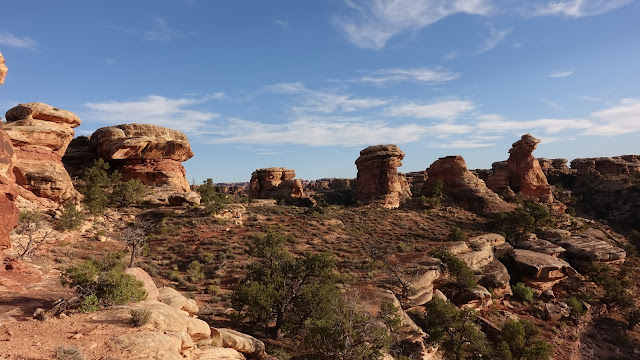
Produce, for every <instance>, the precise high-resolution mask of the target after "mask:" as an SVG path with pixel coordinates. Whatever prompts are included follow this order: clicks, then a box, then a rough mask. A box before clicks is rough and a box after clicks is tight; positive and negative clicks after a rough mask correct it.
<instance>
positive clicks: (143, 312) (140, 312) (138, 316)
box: [129, 307, 151, 327]
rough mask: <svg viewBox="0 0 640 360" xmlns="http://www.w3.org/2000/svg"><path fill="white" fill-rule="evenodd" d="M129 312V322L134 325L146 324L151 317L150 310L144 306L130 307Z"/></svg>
mask: <svg viewBox="0 0 640 360" xmlns="http://www.w3.org/2000/svg"><path fill="white" fill-rule="evenodd" d="M129 314H130V315H131V324H133V326H135V327H141V326H144V325H146V324H147V323H148V322H149V319H150V318H151V310H149V308H145V307H142V308H136V309H131V311H130V312H129Z"/></svg>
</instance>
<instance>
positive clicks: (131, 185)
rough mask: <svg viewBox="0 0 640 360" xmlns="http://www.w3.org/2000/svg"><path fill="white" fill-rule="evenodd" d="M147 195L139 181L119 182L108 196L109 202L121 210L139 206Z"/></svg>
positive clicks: (145, 189)
mask: <svg viewBox="0 0 640 360" xmlns="http://www.w3.org/2000/svg"><path fill="white" fill-rule="evenodd" d="M146 193H147V186H146V185H144V184H143V183H142V182H141V181H140V180H139V179H131V180H129V181H124V182H119V183H117V185H115V186H114V187H113V190H112V191H111V194H109V202H110V203H111V204H113V205H114V206H116V207H119V208H122V207H127V206H131V205H137V204H139V203H140V202H141V201H142V199H143V198H144V196H145V194H146Z"/></svg>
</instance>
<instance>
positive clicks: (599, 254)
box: [549, 229, 627, 268]
mask: <svg viewBox="0 0 640 360" xmlns="http://www.w3.org/2000/svg"><path fill="white" fill-rule="evenodd" d="M549 241H551V242H553V243H554V244H557V245H559V246H562V247H563V248H565V249H566V250H567V252H566V254H565V256H566V258H567V260H568V261H569V262H570V263H571V265H573V266H575V267H578V268H580V267H583V266H587V265H589V264H590V263H592V262H601V263H614V264H621V263H623V262H624V260H625V258H626V256H627V253H626V252H625V251H624V250H623V249H621V248H619V247H617V246H615V245H613V244H611V242H610V240H609V239H608V238H607V235H606V234H604V233H603V232H602V231H600V230H597V229H588V230H585V231H582V232H579V233H575V234H572V235H571V236H568V237H567V236H565V237H550V238H549Z"/></svg>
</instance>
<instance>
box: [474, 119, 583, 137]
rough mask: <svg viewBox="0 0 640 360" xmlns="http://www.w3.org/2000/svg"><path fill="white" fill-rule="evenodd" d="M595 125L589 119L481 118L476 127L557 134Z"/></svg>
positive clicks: (486, 129) (492, 130)
mask: <svg viewBox="0 0 640 360" xmlns="http://www.w3.org/2000/svg"><path fill="white" fill-rule="evenodd" d="M593 126H594V122H593V121H591V120H587V119H538V120H531V121H510V120H480V121H479V122H478V123H476V129H477V130H479V131H482V132H496V131H531V130H536V131H542V132H544V133H547V134H555V133H559V132H562V131H565V130H584V129H589V128H591V127H593Z"/></svg>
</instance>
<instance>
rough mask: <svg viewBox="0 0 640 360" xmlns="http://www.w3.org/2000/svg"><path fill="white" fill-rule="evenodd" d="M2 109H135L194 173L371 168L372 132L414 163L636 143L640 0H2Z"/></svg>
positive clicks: (627, 149)
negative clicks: (188, 150) (170, 139)
mask: <svg viewBox="0 0 640 360" xmlns="http://www.w3.org/2000/svg"><path fill="white" fill-rule="evenodd" d="M2 8H3V15H4V16H3V21H2V22H1V23H0V52H2V53H3V54H4V57H5V59H6V61H7V66H8V67H9V73H8V76H7V79H6V83H5V85H3V86H2V87H0V114H4V112H5V111H6V110H8V109H9V108H11V107H13V106H15V105H17V104H18V103H21V102H32V101H41V102H45V103H48V104H50V105H53V106H56V107H59V108H63V109H67V110H70V111H73V112H75V113H77V114H78V115H79V116H80V117H81V119H82V121H83V124H82V125H81V126H80V127H79V128H76V134H77V135H89V134H91V133H92V132H93V131H94V130H95V129H97V128H99V127H102V126H108V125H116V124H122V123H131V122H139V123H152V124H157V125H161V126H166V127H170V128H174V129H178V130H181V131H184V132H185V133H186V134H187V135H188V136H189V139H190V142H191V144H192V147H193V150H194V152H195V154H196V155H195V156H194V158H192V159H191V160H189V161H187V162H185V163H184V165H185V167H186V168H187V178H188V179H189V181H192V180H193V179H195V181H196V182H198V183H200V182H202V181H203V180H204V179H206V178H209V177H210V178H212V179H214V181H216V182H232V181H248V180H249V179H250V176H251V172H252V171H253V170H254V169H256V168H261V167H269V166H284V167H287V168H293V169H295V170H296V173H297V177H299V178H303V179H317V178H322V177H355V175H356V167H355V164H354V161H355V160H356V158H357V157H358V153H359V151H360V150H361V149H362V148H364V147H366V146H369V145H374V144H386V143H394V144H397V145H399V146H400V148H401V149H402V150H403V151H404V152H405V153H406V154H407V155H406V157H405V160H404V162H403V163H404V165H403V166H402V167H401V168H400V171H404V172H408V171H417V170H424V169H426V168H427V167H428V166H429V165H430V164H431V163H432V162H433V161H435V160H436V159H437V158H438V157H442V156H445V155H462V156H463V157H464V158H465V159H466V160H467V164H468V165H469V167H470V168H488V167H490V166H491V163H492V162H494V161H498V160H504V159H506V157H507V156H508V153H507V151H508V149H509V147H510V146H511V143H513V142H514V141H516V140H517V139H518V138H519V137H520V135H522V134H524V133H526V132H530V133H531V134H533V135H534V136H536V137H538V138H540V139H542V140H543V142H542V143H541V144H540V145H539V146H538V150H536V152H535V155H536V156H539V157H543V156H544V157H564V158H568V159H573V158H577V157H592V156H612V155H621V154H631V153H633V154H638V153H640V147H639V146H638V140H640V85H639V84H640V66H638V59H640V41H639V40H638V34H640V21H638V19H640V2H639V1H634V0H608V1H603V0H554V1H547V0H540V1H524V0H325V1H320V0H318V1H300V0H288V1H285V0H272V1H262V0H253V1H248V0H233V1H213V0H209V1H206V0H154V1H151V0H136V1H132V0H129V1H120V0H111V1H99V2H98V1H86V0H82V1H80V0H69V1H44V0H42V1H29V0H19V1H18V0H14V1H11V0H7V1H4V2H3V5H2Z"/></svg>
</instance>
